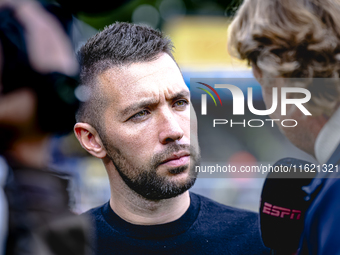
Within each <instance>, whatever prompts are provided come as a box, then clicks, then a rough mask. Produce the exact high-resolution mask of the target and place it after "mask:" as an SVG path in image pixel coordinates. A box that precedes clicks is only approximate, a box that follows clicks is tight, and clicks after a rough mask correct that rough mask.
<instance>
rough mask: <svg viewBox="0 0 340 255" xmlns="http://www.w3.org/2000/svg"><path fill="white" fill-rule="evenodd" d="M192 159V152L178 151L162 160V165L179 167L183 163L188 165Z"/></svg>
mask: <svg viewBox="0 0 340 255" xmlns="http://www.w3.org/2000/svg"><path fill="white" fill-rule="evenodd" d="M189 160H190V153H188V152H178V153H174V154H172V155H171V156H169V157H168V158H166V159H165V160H164V161H162V163H161V165H167V166H172V167H179V166H183V165H187V164H188V163H189Z"/></svg>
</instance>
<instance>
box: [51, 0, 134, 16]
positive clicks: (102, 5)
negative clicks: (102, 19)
mask: <svg viewBox="0 0 340 255" xmlns="http://www.w3.org/2000/svg"><path fill="white" fill-rule="evenodd" d="M129 1H130V0H119V1H106V0H97V1H95V2H93V1H81V0H73V1H72V0H71V1H70V0H57V2H58V3H59V4H60V5H62V6H63V7H64V8H66V9H68V10H69V11H71V12H72V13H79V12H84V13H86V14H93V15H95V14H101V13H105V12H109V11H112V10H114V9H116V8H118V7H120V6H121V5H123V4H125V3H127V2H129Z"/></svg>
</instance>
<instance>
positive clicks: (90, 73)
mask: <svg viewBox="0 0 340 255" xmlns="http://www.w3.org/2000/svg"><path fill="white" fill-rule="evenodd" d="M172 50H173V45H172V42H171V40H170V39H169V38H168V37H166V36H165V35H164V34H163V33H162V32H160V31H158V30H155V29H153V28H151V27H148V26H145V25H136V24H130V23H125V22H116V23H114V24H112V25H110V26H108V27H105V28H104V30H102V31H101V32H99V33H97V34H96V35H94V36H93V37H91V38H90V39H89V40H88V41H87V42H86V44H85V45H83V46H82V47H81V48H80V50H79V52H78V59H79V62H80V82H81V84H82V85H83V86H84V88H86V90H85V91H87V95H88V98H87V100H86V102H84V103H82V104H81V106H80V108H79V111H78V113H77V116H76V120H77V122H86V123H89V124H90V125H92V126H93V127H94V128H95V129H96V130H97V131H98V132H99V133H100V132H101V131H103V130H102V128H103V127H102V126H101V118H100V113H101V112H102V109H103V107H104V106H105V102H104V98H103V96H101V93H100V91H99V89H98V87H97V86H96V79H97V77H98V75H99V74H101V73H103V72H104V71H106V70H107V69H109V68H112V67H120V66H124V65H129V64H132V63H141V62H149V61H152V60H155V59H157V58H158V57H159V55H160V54H161V53H166V54H168V55H169V56H170V57H172V58H173V55H172Z"/></svg>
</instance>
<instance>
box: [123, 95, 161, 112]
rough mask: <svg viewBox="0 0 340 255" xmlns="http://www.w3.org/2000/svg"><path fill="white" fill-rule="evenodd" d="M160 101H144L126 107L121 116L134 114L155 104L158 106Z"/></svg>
mask: <svg viewBox="0 0 340 255" xmlns="http://www.w3.org/2000/svg"><path fill="white" fill-rule="evenodd" d="M157 102H158V100H156V99H146V100H142V101H140V102H137V103H134V104H131V105H129V106H128V107H126V108H125V109H124V110H122V112H121V115H127V114H129V113H134V112H136V111H138V110H140V109H143V108H144V107H146V106H150V105H153V104H157Z"/></svg>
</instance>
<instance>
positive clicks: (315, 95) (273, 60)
mask: <svg viewBox="0 0 340 255" xmlns="http://www.w3.org/2000/svg"><path fill="white" fill-rule="evenodd" d="M228 38H229V39H228V49H229V52H230V54H231V55H232V56H235V57H238V58H240V59H246V60H248V62H249V63H251V64H253V65H256V66H257V67H258V68H259V69H260V70H261V71H262V73H263V75H264V76H265V77H283V78H335V79H338V78H339V74H340V0H245V1H244V2H243V4H242V6H241V7H240V9H239V10H238V12H237V14H236V16H235V18H234V20H233V22H232V24H231V25H230V27H229V37H228ZM307 80H310V79H307ZM310 84H311V83H306V84H305V87H306V88H307V89H308V90H310V92H311V93H312V99H311V101H310V102H309V104H308V105H307V107H309V108H310V110H311V111H313V112H314V113H316V114H321V113H324V114H327V115H331V114H332V113H333V111H334V110H335V108H336V106H338V105H339V102H340V85H339V83H338V82H336V83H332V84H335V85H334V86H327V87H322V83H318V84H319V85H318V86H315V83H314V85H313V86H310ZM299 85H300V86H301V83H299Z"/></svg>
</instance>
